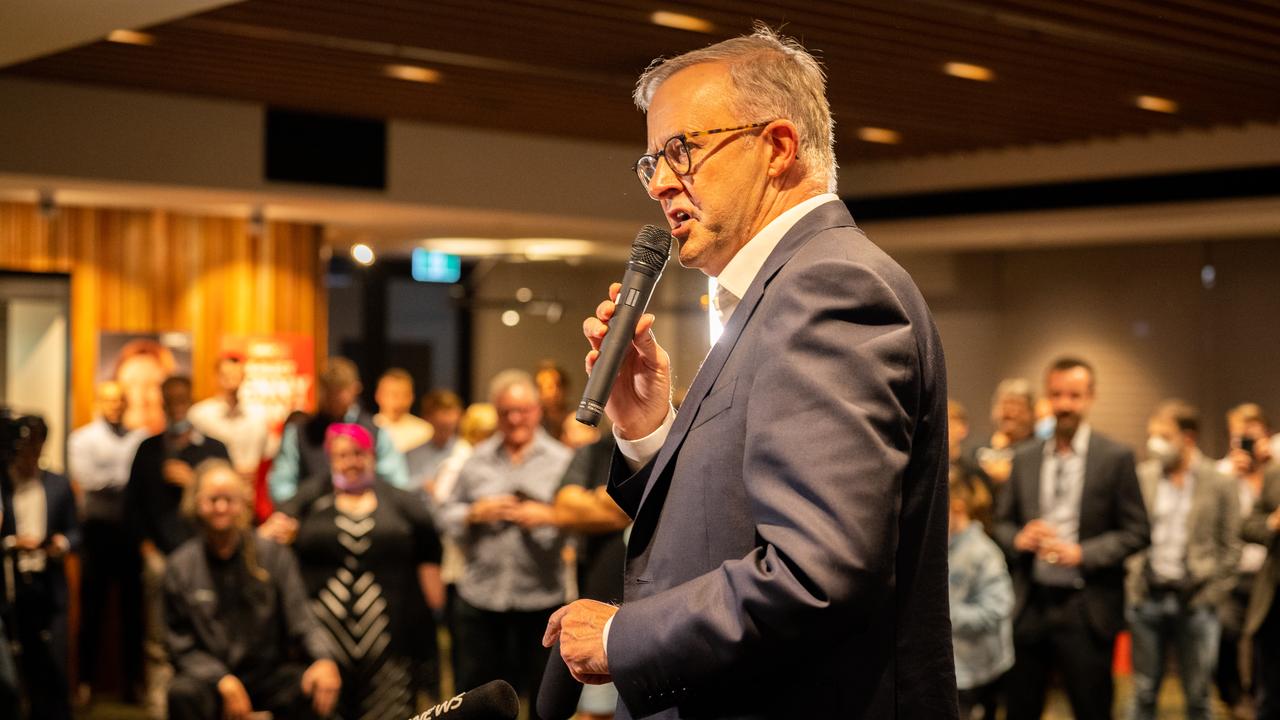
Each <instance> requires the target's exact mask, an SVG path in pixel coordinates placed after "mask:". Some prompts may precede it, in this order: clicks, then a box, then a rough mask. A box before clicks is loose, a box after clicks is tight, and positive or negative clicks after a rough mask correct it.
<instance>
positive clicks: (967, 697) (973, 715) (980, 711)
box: [958, 676, 1004, 720]
mask: <svg viewBox="0 0 1280 720" xmlns="http://www.w3.org/2000/svg"><path fill="white" fill-rule="evenodd" d="M1003 681H1004V676H1001V677H998V678H996V679H995V680H992V681H991V682H989V683H987V684H986V685H979V686H978V687H975V688H970V689H968V690H961V691H959V693H958V694H959V696H960V720H996V712H997V710H998V709H999V707H1000V694H1001V691H1002V689H1003V687H1004V686H1003V685H1002V683H1003Z"/></svg>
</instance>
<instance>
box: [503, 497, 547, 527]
mask: <svg viewBox="0 0 1280 720" xmlns="http://www.w3.org/2000/svg"><path fill="white" fill-rule="evenodd" d="M507 519H508V520H510V521H511V522H513V523H515V524H517V525H519V526H520V527H522V528H525V529H526V530H528V529H531V528H536V527H542V526H544V525H555V524H556V512H555V508H553V507H552V506H551V505H548V504H547V503H543V502H538V501H537V500H524V501H522V502H520V503H519V504H517V505H516V506H514V507H512V508H511V509H510V510H508V511H507Z"/></svg>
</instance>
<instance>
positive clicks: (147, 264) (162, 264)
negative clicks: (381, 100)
mask: <svg viewBox="0 0 1280 720" xmlns="http://www.w3.org/2000/svg"><path fill="white" fill-rule="evenodd" d="M321 246H322V240H321V232H320V229H319V228H318V227H316V226H312V225H302V224H296V223H281V222H270V223H267V224H266V226H265V228H264V229H263V231H262V236H261V237H259V236H257V235H255V234H253V233H251V232H250V224H249V223H248V222H247V221H245V220H244V219H242V218H227V217H206V216H196V215H187V214H177V213H171V212H167V211H164V210H125V209H116V208H90V207H62V208H59V209H58V212H57V213H56V214H55V215H54V216H53V217H50V218H45V217H44V216H42V215H41V214H40V212H39V211H38V209H37V208H36V206H35V205H33V204H26V203H3V202H0V270H19V271H25V272H51V273H68V274H70V276H71V355H72V359H71V363H72V368H71V378H72V379H71V392H72V424H73V426H78V425H81V424H83V423H85V422H87V421H88V420H89V419H90V418H91V417H92V414H93V384H94V373H95V368H96V367H97V362H98V357H97V354H98V333H99V332H101V331H104V330H107V331H124V332H163V331H169V330H177V331H185V332H190V333H191V335H192V340H193V352H192V364H193V375H194V380H195V392H196V396H197V397H205V396H207V395H208V394H210V393H211V392H213V389H214V380H213V371H212V366H213V362H214V359H215V357H216V355H217V352H218V349H219V343H220V341H221V338H222V336H223V335H224V334H227V333H236V334H240V333H275V332H287V333H299V334H304V335H310V336H311V337H312V338H313V339H314V341H315V349H316V367H321V361H322V360H323V357H322V353H323V352H324V348H325V347H326V346H327V330H328V312H327V304H326V298H325V292H324V285H323V280H324V267H323V261H322V247H321Z"/></svg>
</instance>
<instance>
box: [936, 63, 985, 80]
mask: <svg viewBox="0 0 1280 720" xmlns="http://www.w3.org/2000/svg"><path fill="white" fill-rule="evenodd" d="M942 72H944V73H946V74H948V75H950V76H952V77H958V78H964V79H965V80H977V81H978V82H991V81H992V80H995V79H996V74H995V71H993V70H992V69H991V68H989V67H983V66H981V65H972V64H970V63H962V62H949V63H947V64H945V65H943V66H942Z"/></svg>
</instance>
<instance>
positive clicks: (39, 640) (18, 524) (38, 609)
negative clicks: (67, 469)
mask: <svg viewBox="0 0 1280 720" xmlns="http://www.w3.org/2000/svg"><path fill="white" fill-rule="evenodd" d="M17 431H18V438H17V442H16V443H15V446H14V452H13V455H12V457H11V458H10V460H9V462H8V464H7V466H6V467H5V473H4V477H3V480H2V481H0V506H3V508H4V511H3V521H2V522H0V536H2V537H3V545H4V572H3V573H0V578H2V579H0V583H2V584H4V585H5V587H4V596H5V597H6V598H8V599H10V600H11V601H12V605H13V610H14V612H13V615H12V618H13V620H14V628H13V633H14V637H15V639H16V640H17V645H18V647H21V652H20V653H19V654H18V667H19V668H20V669H21V671H22V676H23V678H24V680H25V687H24V689H25V691H26V694H27V698H28V700H29V702H30V708H31V717H32V718H39V719H40V720H70V718H71V702H70V688H69V687H68V685H67V607H68V601H67V598H68V594H67V576H66V572H65V569H64V568H63V559H64V558H65V557H66V555H67V553H69V552H74V551H76V550H77V549H79V547H80V521H79V519H78V518H77V516H76V502H75V496H74V495H73V494H72V493H71V483H69V482H68V481H67V479H66V478H65V477H63V476H61V475H58V474H55V473H51V472H48V471H47V470H41V469H40V465H39V461H40V453H41V451H42V450H43V449H44V441H45V438H46V437H48V434H49V432H48V428H47V426H46V425H45V423H44V420H42V419H40V418H38V417H34V416H28V417H23V418H19V419H18V420H17ZM10 579H12V585H9V584H8V583H9V580H10Z"/></svg>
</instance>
